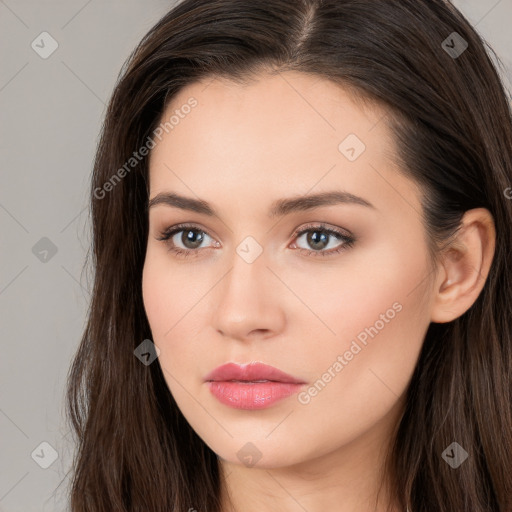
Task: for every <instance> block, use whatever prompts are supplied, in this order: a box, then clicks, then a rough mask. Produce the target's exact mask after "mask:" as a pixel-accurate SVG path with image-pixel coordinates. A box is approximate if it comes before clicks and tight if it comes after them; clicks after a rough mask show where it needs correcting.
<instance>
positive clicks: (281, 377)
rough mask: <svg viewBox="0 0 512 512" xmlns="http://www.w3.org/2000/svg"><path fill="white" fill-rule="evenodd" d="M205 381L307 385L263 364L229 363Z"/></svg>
mask: <svg viewBox="0 0 512 512" xmlns="http://www.w3.org/2000/svg"><path fill="white" fill-rule="evenodd" d="M204 380H205V381H229V380H240V381H247V382H252V381H256V380H269V381H274V382H286V383H292V384H305V382H304V381H302V380H300V379H296V378H295V377H292V376H291V375H288V374H287V373H284V372H282V371H281V370H278V369H277V368H274V367H273V366H269V365H267V364H263V363H257V362H254V363H245V364H238V363H227V364H223V365H221V366H219V367H217V368H215V369H214V370H213V371H211V372H210V373H209V374H208V375H206V377H205V379H204Z"/></svg>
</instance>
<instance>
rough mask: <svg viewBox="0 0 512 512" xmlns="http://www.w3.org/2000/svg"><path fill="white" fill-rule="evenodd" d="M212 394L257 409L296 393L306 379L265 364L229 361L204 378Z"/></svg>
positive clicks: (230, 403)
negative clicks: (240, 363)
mask: <svg viewBox="0 0 512 512" xmlns="http://www.w3.org/2000/svg"><path fill="white" fill-rule="evenodd" d="M205 383H206V384H207V385H208V387H209V389H210V392H211V393H212V395H213V396H214V397H215V398H217V400H219V402H221V403H222V404H224V405H227V406H229V407H233V408H235V409H245V410H256V409H264V408H267V407H270V406H271V405H273V404H274V403H276V402H278V401H280V400H282V399H284V398H287V397H289V396H290V395H292V394H294V393H297V392H298V391H299V390H300V388H301V387H302V386H303V385H304V384H305V382H304V381H303V380H300V379H298V378H295V377H293V376H291V375H288V374H286V373H284V372H282V371H281V370H278V369H277V368H274V367H272V366H269V365H265V364H262V363H249V364H242V365H239V364H235V363H228V364H225V365H222V366H219V367H218V368H216V369H215V370H214V371H213V372H210V373H209V374H208V375H207V376H206V377H205Z"/></svg>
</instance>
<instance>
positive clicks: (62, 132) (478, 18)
mask: <svg viewBox="0 0 512 512" xmlns="http://www.w3.org/2000/svg"><path fill="white" fill-rule="evenodd" d="M174 3H175V2H172V1H168V0H167V1H164V0H147V1H142V0H103V1H101V0H88V1H87V0H68V1H64V0H61V1H57V0H54V1H49V0H47V1H36V0H5V1H4V0H0V38H1V39H2V43H1V50H0V51H1V52H2V55H1V56H2V66H1V70H0V109H1V113H2V123H1V133H0V152H1V162H2V172H1V175H0V179H1V188H0V223H1V233H2V236H1V239H0V244H1V254H2V255H1V263H2V264H1V268H0V312H1V324H0V325H1V339H2V345H1V349H2V350H1V356H0V512H1V511H3V512H32V511H34V512H36V511H38V512H39V511H52V512H53V511H55V512H61V511H64V510H66V508H67V507H66V499H67V496H66V486H67V484H68V483H69V477H66V471H67V470H68V469H69V464H70V462H71V457H72V455H73V450H74V446H73V445H72V444H71V443H70V442H69V441H70V439H71V436H70V435H68V434H69V429H68V427H67V425H66V424H65V422H64V414H63V405H64V385H65V380H66V375H67V372H68V369H69V365H70V362H71V358H72V356H73V354H74V352H75V350H76V348H77V346H78V343H79V340H80V337H81V334H82V330H83V328H84V325H85V316H86V311H87V305H88V300H89V292H88V289H89V287H90V285H91V279H88V274H87V273H83V272H82V268H83V263H84V258H85V254H86V251H87V247H88V245H89V242H90V235H89V217H88V204H87V193H88V183H89V177H90V172H91V168H92V161H93V156H94V151H95V147H96V143H97V141H98V137H99V132H100V126H101V121H102V118H103V114H104V110H105V104H106V102H107V101H108V98H109V96H110V94H111V92H112V88H113V85H114V82H115V80H116V78H117V75H118V72H119V70H120V68H121V65H122V64H123V62H124V60H125V59H126V57H127V56H128V54H129V52H130V51H131V50H132V49H133V48H134V46H135V45H136V44H137V42H138V41H139V40H140V39H141V37H142V36H143V35H144V34H145V33H146V31H147V30H148V29H149V28H150V27H151V26H152V25H153V24H154V23H155V22H156V21H157V20H158V19H159V18H160V17H161V16H162V15H163V14H164V13H165V12H166V11H167V10H168V9H169V8H170V7H171V6H172V5H174ZM454 3H455V5H456V6H457V7H459V9H461V11H462V12H463V13H464V14H465V15H466V17H467V18H468V19H469V21H470V22H471V23H472V24H473V25H474V26H475V25H476V29H477V30H478V32H480V34H481V35H482V36H483V37H484V39H486V40H487V42H488V43H489V44H490V45H491V46H492V47H493V48H494V49H495V50H496V52H497V53H498V55H499V56H500V58H501V59H502V61H503V63H504V65H505V66H506V71H505V73H504V74H503V79H504V81H505V84H506V86H507V88H508V89H509V90H510V88H511V86H510V84H511V82H512V31H511V30H510V22H511V21H512V0H456V1H455V2H454ZM44 31H46V32H48V33H49V34H50V35H51V36H52V37H53V38H54V40H56V41H57V43H58V48H57V50H56V51H55V52H54V53H53V54H51V55H50V56H49V57H48V58H46V59H43V58H42V57H41V56H40V55H39V54H38V53H36V51H35V50H34V49H33V48H32V46H31V45H32V42H33V41H34V40H35V43H34V44H36V43H37V44H39V47H38V48H37V49H38V51H39V52H43V51H48V50H49V49H51V41H50V39H48V37H47V36H43V37H44V41H43V43H41V38H40V37H39V35H40V34H41V33H42V32H44ZM447 35H448V34H447ZM43 46H44V48H43ZM41 239H43V240H42V241H41ZM36 244H37V245H36ZM34 246H35V248H34ZM45 250H46V251H48V252H44V251H45ZM55 250H56V251H57V252H55V254H53V252H54V251H55ZM43 442H46V443H49V444H50V445H51V446H52V447H53V448H54V449H55V450H56V452H57V454H58V457H57V458H56V460H55V461H54V462H53V463H52V464H51V465H50V466H49V467H48V468H47V469H43V468H42V467H41V464H43V465H44V464H45V463H46V464H48V463H49V462H51V460H52V459H51V453H52V452H51V449H50V448H48V447H47V446H46V445H43V446H41V443H43ZM59 484H61V485H60V487H59V488H58V489H57V490H56V488H57V487H58V486H59ZM148 512H151V511H148Z"/></svg>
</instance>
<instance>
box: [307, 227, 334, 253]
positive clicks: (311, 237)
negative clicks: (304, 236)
mask: <svg viewBox="0 0 512 512" xmlns="http://www.w3.org/2000/svg"><path fill="white" fill-rule="evenodd" d="M318 233H321V232H319V231H313V232H311V233H310V234H309V235H308V243H310V244H311V245H312V246H313V247H315V245H316V244H318V243H320V247H318V246H317V247H315V248H316V249H323V248H324V247H325V246H326V245H327V243H328V242H327V237H328V236H329V235H328V234H327V233H321V234H320V236H317V235H318ZM319 238H320V239H322V240H321V241H320V242H318V239H319Z"/></svg>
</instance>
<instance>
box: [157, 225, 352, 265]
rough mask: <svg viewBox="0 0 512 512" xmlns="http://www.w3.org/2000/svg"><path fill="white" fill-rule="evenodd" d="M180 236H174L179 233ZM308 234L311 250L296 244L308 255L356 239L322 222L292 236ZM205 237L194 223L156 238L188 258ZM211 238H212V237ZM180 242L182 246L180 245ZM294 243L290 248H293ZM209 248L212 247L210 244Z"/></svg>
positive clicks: (323, 253)
mask: <svg viewBox="0 0 512 512" xmlns="http://www.w3.org/2000/svg"><path fill="white" fill-rule="evenodd" d="M180 233H181V235H180V236H176V235H179V234H180ZM304 235H308V236H307V237H306V238H305V241H306V243H307V244H309V245H310V247H313V250H309V249H305V248H303V247H300V246H298V247H297V248H298V249H299V251H301V252H305V253H306V254H307V255H308V256H314V257H316V256H330V255H334V254H338V253H340V252H342V251H344V250H346V249H348V248H350V247H352V246H353V244H354V243H355V241H356V239H355V238H354V237H353V236H351V235H348V234H344V233H343V232H342V231H340V230H338V229H334V228H328V227H327V226H325V225H324V224H313V225H307V226H305V228H303V229H301V230H299V231H296V232H295V233H294V238H296V239H297V240H298V239H300V238H301V237H302V236H304ZM205 237H206V238H211V237H210V235H208V234H207V233H206V232H205V231H204V230H202V229H201V228H199V227H198V226H196V225H194V224H178V225H176V226H172V227H169V228H167V229H166V230H164V231H163V232H162V233H161V234H160V236H159V237H157V240H160V241H162V242H166V243H167V244H168V245H169V251H170V252H173V253H174V254H176V255H177V256H179V257H183V258H188V257H195V256H197V255H198V253H199V252H200V250H201V249H207V248H208V247H201V244H202V243H203V242H204V241H205ZM212 240H213V239H212ZM333 240H334V241H335V240H337V241H341V242H342V243H341V244H340V245H338V246H337V247H334V248H331V249H330V250H328V251H325V250H324V249H325V248H326V247H328V246H329V244H330V242H331V241H333ZM179 244H182V245H183V247H180V246H179ZM214 244H216V245H215V246H216V247H219V246H220V245H219V243H218V242H216V241H214ZM296 246H297V244H296V243H295V244H294V246H292V248H295V247H296ZM210 248H212V247H211V246H210Z"/></svg>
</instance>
